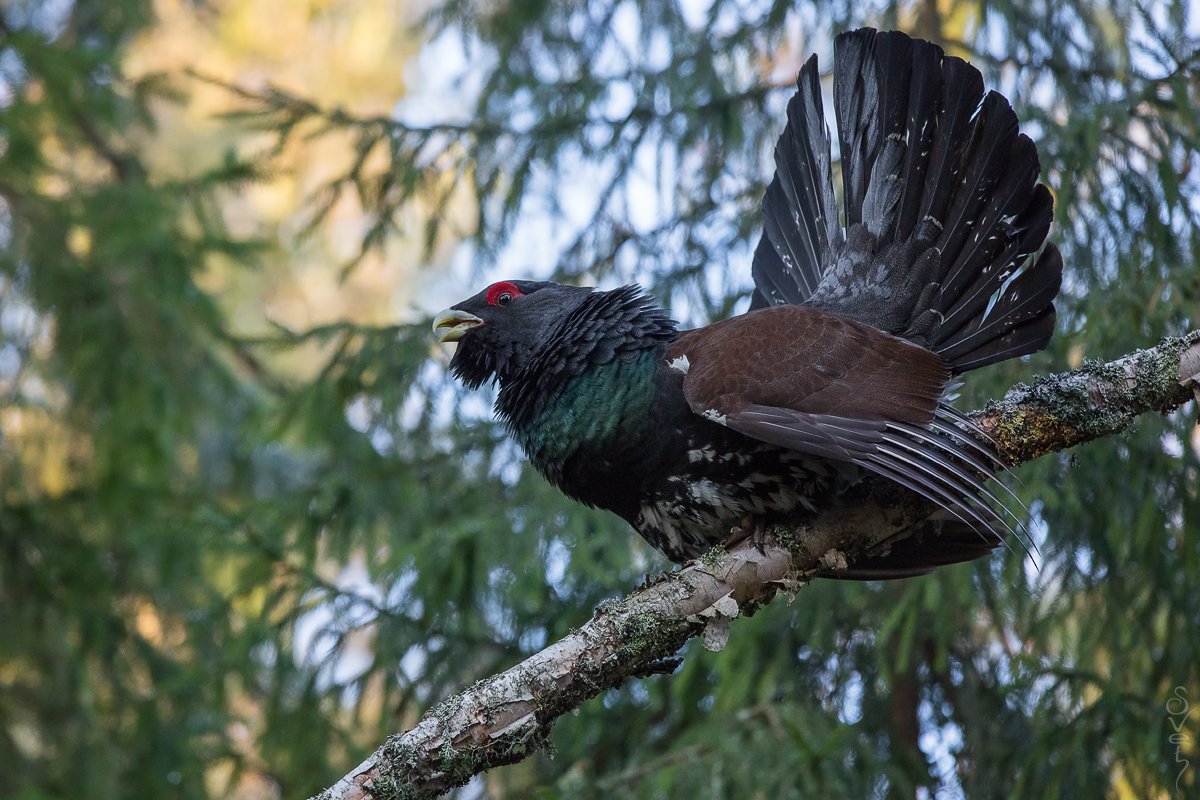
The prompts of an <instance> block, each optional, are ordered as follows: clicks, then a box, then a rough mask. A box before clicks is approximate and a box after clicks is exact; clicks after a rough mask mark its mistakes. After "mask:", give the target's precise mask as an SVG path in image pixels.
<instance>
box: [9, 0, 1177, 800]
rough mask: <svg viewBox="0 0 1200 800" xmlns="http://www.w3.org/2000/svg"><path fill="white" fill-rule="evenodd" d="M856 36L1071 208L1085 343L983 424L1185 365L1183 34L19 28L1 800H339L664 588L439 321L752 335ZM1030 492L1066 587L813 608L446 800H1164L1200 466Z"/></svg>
mask: <svg viewBox="0 0 1200 800" xmlns="http://www.w3.org/2000/svg"><path fill="white" fill-rule="evenodd" d="M861 24H872V25H876V26H879V27H889V28H890V27H898V28H901V29H904V30H907V31H910V32H912V33H914V34H917V35H921V36H925V37H927V38H930V39H932V40H934V41H937V42H939V43H941V44H943V45H944V46H945V47H947V49H948V50H949V51H950V52H952V53H954V54H958V55H962V56H964V57H968V58H969V59H970V60H971V61H972V62H974V63H975V64H976V65H978V66H979V67H980V69H982V70H983V72H984V74H985V76H986V78H987V81H988V84H989V85H990V86H993V87H996V88H998V89H1000V90H1001V91H1003V92H1004V93H1005V94H1006V95H1007V96H1008V97H1009V98H1011V99H1012V100H1013V101H1014V104H1015V105H1016V107H1017V109H1018V113H1019V115H1020V116H1021V118H1022V120H1023V121H1024V122H1025V129H1026V130H1027V131H1028V132H1029V133H1030V134H1031V135H1032V136H1033V137H1034V139H1035V140H1036V141H1038V143H1039V146H1040V150H1041V153H1042V163H1043V169H1044V173H1045V177H1046V180H1047V181H1048V182H1049V184H1050V185H1051V186H1052V187H1053V188H1054V190H1055V192H1056V193H1057V226H1056V229H1055V232H1054V234H1053V235H1054V236H1055V238H1056V241H1058V243H1059V245H1060V247H1061V248H1062V250H1063V253H1064V255H1065V257H1066V262H1067V270H1068V273H1067V280H1066V285H1065V287H1064V298H1063V301H1062V303H1061V305H1060V308H1061V314H1060V324H1059V334H1058V337H1057V338H1056V340H1055V343H1054V345H1053V346H1052V348H1051V349H1050V351H1049V352H1047V353H1044V354H1041V355H1039V356H1037V357H1035V358H1032V359H1029V360H1028V363H1024V364H1007V365H1005V366H1003V367H999V368H993V369H991V370H987V371H986V373H987V374H985V375H981V376H978V377H977V376H972V381H971V385H970V386H969V391H968V396H967V398H966V399H964V401H963V402H962V405H963V406H964V407H971V406H972V405H973V404H974V403H977V402H981V401H983V400H985V399H986V398H988V397H990V396H994V395H995V394H996V393H998V392H1000V391H1001V390H1002V389H1003V388H1004V387H1006V386H1007V385H1009V384H1010V383H1011V382H1012V381H1014V380H1019V379H1022V378H1026V377H1028V376H1030V375H1032V374H1034V373H1036V372H1042V371H1048V370H1052V369H1060V368H1064V367H1066V366H1078V365H1079V364H1080V363H1082V361H1083V359H1085V358H1088V357H1110V356H1116V355H1119V354H1121V353H1124V352H1127V351H1129V350H1132V349H1134V348H1136V347H1138V346H1143V345H1148V344H1151V343H1153V342H1155V341H1156V340H1157V339H1158V337H1160V336H1162V335H1165V334H1179V333H1182V332H1185V331H1187V330H1189V329H1192V328H1194V327H1196V326H1197V324H1198V323H1197V317H1198V316H1200V248H1198V247H1197V244H1198V238H1200V225H1198V224H1197V222H1198V216H1200V177H1198V174H1200V170H1197V169H1196V168H1197V166H1198V164H1197V161H1198V159H1200V156H1198V155H1197V150H1198V149H1200V148H1198V145H1200V77H1198V75H1200V8H1197V5H1196V4H1194V3H1188V2H1182V1H1180V2H1174V3H1170V2H1130V1H1129V0H1111V1H1110V2H1104V3H1091V2H1084V0H1060V2H1054V3H1050V2H1042V1H1041V0H1034V1H1033V2H1023V1H1018V0H1002V2H989V3H981V2H956V1H955V0H929V1H928V2H926V1H925V0H922V1H921V2H902V3H894V2H877V3H851V2H845V1H844V0H843V1H837V0H835V1H834V2H806V1H805V0H800V2H770V0H762V1H761V2H759V1H758V0H737V1H736V2H735V1H733V0H680V1H679V2H666V1H664V0H650V2H642V3H635V2H632V0H592V1H591V2H524V1H521V0H512V2H507V3H492V2H489V3H474V2H469V1H464V0H449V1H448V2H446V3H444V4H441V5H430V4H427V3H419V2H414V3H411V4H405V3H401V2H398V0H342V1H341V2H337V1H336V0H211V2H185V0H158V2H155V3H150V2H143V1H142V0H75V1H74V2H73V1H72V0H54V1H53V2H42V1H41V0H6V2H4V3H2V4H0V391H2V392H3V402H0V492H3V494H2V496H0V768H2V772H3V774H4V779H3V781H0V797H13V798H22V800H33V799H34V798H37V799H38V800H42V799H43V798H87V799H91V798H97V799H99V798H104V799H105V800H108V798H131V797H179V798H184V797H234V798H272V797H296V796H306V795H308V794H311V793H313V792H315V791H317V790H318V789H320V788H321V787H323V786H324V785H326V784H328V783H330V782H331V781H333V780H334V779H336V778H337V777H339V776H340V775H341V774H342V773H343V772H344V771H345V770H346V769H348V768H349V767H350V766H352V765H353V764H354V763H356V762H357V761H358V760H359V759H360V758H361V757H362V756H363V755H365V754H366V753H367V752H369V751H370V750H372V749H373V748H374V747H375V746H376V745H377V744H378V743H379V741H381V740H382V738H383V737H384V736H385V735H386V734H387V733H389V732H392V731H395V730H400V729H403V728H405V727H407V726H408V725H409V724H411V723H412V722H413V721H414V720H415V719H416V717H417V716H418V715H419V714H420V713H421V711H422V710H424V709H425V708H426V707H428V706H429V705H430V704H432V703H433V702H435V701H436V700H437V699H438V698H439V697H441V696H443V695H445V694H447V693H448V692H449V691H450V690H452V689H454V688H456V687H461V686H463V685H465V684H467V683H469V682H470V681H472V680H474V679H476V678H478V677H481V676H484V675H487V674H490V673H492V672H494V671H496V670H498V669H501V668H503V667H506V666H508V665H510V664H512V663H513V662H515V661H517V660H518V659H520V658H522V657H523V656H525V655H527V654H529V653H531V652H533V651H536V650H537V649H540V648H541V647H542V646H544V645H545V644H546V643H548V642H549V641H552V640H553V639H555V638H556V637H558V636H560V635H562V634H563V633H564V632H565V631H567V630H568V629H569V628H570V627H571V626H572V625H577V624H579V623H580V622H582V621H583V620H585V619H586V618H587V617H588V616H589V615H590V613H591V610H592V609H593V608H594V607H595V605H596V604H597V603H599V602H600V601H601V600H602V599H604V598H606V597H611V596H614V595H617V594H619V593H623V592H624V591H625V590H627V589H629V588H630V587H631V586H632V585H633V584H634V583H636V582H637V581H638V580H639V579H640V578H641V576H642V574H643V573H644V572H647V571H654V570H658V569H661V568H662V567H663V566H664V564H663V563H662V562H661V561H660V560H659V559H658V558H657V557H656V556H654V555H653V554H652V553H651V552H650V551H649V550H648V548H647V547H645V546H644V545H643V544H642V543H641V541H640V540H638V539H637V538H636V537H635V536H633V535H632V534H631V533H630V532H629V531H628V530H626V529H625V526H624V525H623V524H621V523H620V522H619V521H617V520H615V519H612V518H609V517H607V516H605V515H603V514H599V513H595V512H590V511H587V510H585V509H582V508H579V507H577V506H574V505H572V504H570V503H569V502H567V501H566V500H564V499H563V498H562V497H560V496H559V495H558V494H557V493H556V492H554V491H552V490H550V489H548V488H547V487H546V485H544V483H543V481H542V480H541V479H540V478H539V477H538V476H536V475H533V474H531V473H530V471H529V470H528V469H526V468H525V467H524V466H523V464H522V462H521V460H520V458H519V455H518V454H517V452H516V451H515V450H514V448H513V446H512V445H511V444H509V443H507V442H506V441H505V439H504V437H503V435H502V433H501V432H500V431H498V430H497V429H496V428H495V426H494V425H493V424H492V423H491V420H490V413H489V410H488V407H487V404H486V402H485V400H482V399H480V397H479V396H467V395H460V394H459V392H458V391H457V389H456V388H455V387H454V386H453V385H452V384H451V383H450V382H449V381H448V380H447V376H446V375H445V371H444V364H445V361H446V358H447V354H446V353H444V352H442V351H440V350H437V349H434V348H431V346H430V337H429V336H428V334H427V326H426V322H425V320H426V318H427V316H428V312H429V311H431V310H435V309H436V308H439V307H441V306H443V305H445V304H447V302H449V301H452V300H456V299H459V298H461V297H463V296H466V295H468V294H470V293H473V292H474V291H475V289H476V288H477V287H478V286H480V285H482V284H484V283H486V282H487V281H489V280H491V279H494V278H499V277H549V276H554V277H557V278H559V279H563V280H578V281H587V282H597V283H599V284H601V285H605V286H612V285H616V284H618V283H622V282H627V281H635V280H636V281H639V282H641V283H643V284H645V285H647V286H649V287H651V288H652V289H653V290H654V291H655V292H656V294H657V295H658V296H659V297H660V298H661V299H662V300H663V301H665V302H669V303H670V306H671V308H672V310H673V311H674V313H675V315H676V316H677V317H678V318H681V319H684V320H687V321H689V322H700V321H703V320H707V319H712V318H715V317H718V316H721V315H725V314H728V313H730V311H731V310H738V309H740V308H743V307H744V305H745V302H746V297H747V290H748V288H749V255H750V250H751V248H752V246H753V244H754V243H755V241H756V240H757V236H758V230H759V221H758V215H757V210H756V209H757V204H758V201H759V198H760V197H761V194H762V191H763V188H764V185H765V182H766V180H767V179H769V178H770V175H771V169H772V165H771V159H770V152H771V148H772V146H773V144H774V139H775V137H776V136H777V135H778V132H779V130H780V129H781V126H782V121H783V118H784V115H783V107H784V104H785V103H786V100H787V98H788V96H789V95H790V88H789V85H790V83H791V81H792V80H793V79H794V76H795V73H796V72H797V70H798V69H799V66H800V64H801V63H802V62H803V60H804V58H806V57H807V54H808V53H809V52H817V53H818V54H819V55H820V57H821V60H822V64H823V65H824V66H825V68H826V69H827V68H828V66H829V64H830V63H831V56H832V52H831V51H832V44H831V43H832V37H833V34H834V33H835V32H837V31H840V30H844V29H848V28H851V27H855V26H858V25H861ZM826 90H827V91H828V90H829V87H828V86H827V87H826ZM1020 472H1021V474H1020V477H1021V479H1022V481H1023V484H1022V486H1021V487H1020V489H1019V491H1020V492H1021V493H1022V495H1023V496H1024V497H1025V499H1026V501H1027V502H1028V503H1029V504H1030V507H1031V509H1032V518H1031V520H1030V524H1031V527H1032V529H1033V530H1034V532H1035V535H1036V538H1037V541H1038V544H1039V546H1040V548H1041V555H1040V556H1039V558H1038V568H1037V569H1035V568H1033V567H1032V566H1031V564H1030V563H1029V562H1028V561H1022V560H1021V559H1020V558H1019V557H1017V556H1014V555H1003V556H1000V555H998V556H996V557H994V558H992V559H990V560H988V561H986V562H984V563H978V564H974V565H964V566H959V567H954V568H948V569H944V570H942V571H940V572H938V573H936V574H934V575H931V576H928V577H924V578H920V579H915V580H910V581H903V582H895V583H882V584H844V583H837V582H826V583H823V584H819V585H813V586H811V587H809V588H807V589H805V590H803V592H802V593H801V594H800V595H799V596H798V597H797V599H796V601H795V602H794V603H792V604H785V603H778V604H775V606H773V607H771V608H768V609H766V610H765V611H764V612H762V613H760V614H759V615H757V616H756V617H754V618H752V619H749V620H745V621H742V622H741V623H739V624H738V625H736V626H735V627H734V629H733V632H732V636H731V639H730V642H729V646H728V647H727V648H726V649H725V650H724V651H723V652H721V653H719V654H712V653H707V652H704V651H703V650H700V649H695V648H689V649H688V650H686V651H685V654H686V656H687V658H686V662H685V665H684V667H683V668H682V669H681V671H680V672H679V673H678V674H677V675H676V676H674V677H671V678H661V677H660V678H654V679H648V680H644V681H640V682H637V683H634V684H632V685H629V686H626V687H624V688H622V689H620V690H615V691H612V692H609V693H607V694H606V695H605V696H604V697H603V699H602V700H600V701H594V702H592V703H589V704H587V705H586V706H585V707H584V708H583V709H582V710H581V712H580V713H579V714H578V715H577V716H574V717H570V718H568V719H566V720H564V721H563V722H562V723H560V724H559V725H558V726H557V728H556V729H555V731H554V736H553V743H554V751H553V752H552V753H546V754H543V755H540V756H538V757H536V758H533V759H530V760H528V761H526V762H524V763H522V764H519V765H515V766H513V767H509V768H505V769H502V770H497V771H494V772H493V773H490V774H488V775H486V776H483V777H481V778H477V779H476V780H475V781H473V782H472V783H471V784H470V785H468V786H467V787H465V788H464V789H463V790H462V795H463V796H464V797H477V796H488V797H530V796H536V797H541V798H557V797H570V798H587V797H597V798H599V797H609V796H629V797H647V798H649V797H676V796H691V797H714V798H721V797H729V798H742V797H764V798H765V797H772V798H774V797H814V796H822V797H848V798H859V797H885V796H887V797H934V796H937V797H957V796H967V797H973V798H974V797H1023V798H1026V797H1027V798H1042V797H1045V798H1059V797H1087V798H1092V797H1100V796H1108V797H1119V798H1143V797H1163V798H1165V797H1171V796H1174V795H1173V793H1174V792H1175V790H1176V781H1177V779H1178V778H1179V776H1180V774H1181V773H1180V767H1181V765H1180V764H1179V763H1177V761H1176V753H1175V745H1174V744H1172V743H1171V742H1170V741H1169V738H1168V737H1169V735H1170V734H1171V733H1172V732H1173V731H1172V728H1171V726H1170V719H1171V716H1170V714H1169V713H1168V710H1167V708H1166V703H1167V701H1168V700H1169V699H1171V698H1172V697H1176V696H1178V692H1179V691H1181V690H1182V691H1183V692H1184V693H1185V695H1184V696H1186V697H1187V698H1189V699H1190V701H1191V703H1192V705H1193V706H1200V633H1198V631H1200V535H1198V534H1200V497H1198V488H1197V487H1198V486H1200V429H1198V428H1197V426H1196V424H1195V421H1194V419H1193V418H1192V417H1189V416H1188V415H1186V414H1183V413H1181V414H1176V415H1173V416H1172V417H1170V418H1168V419H1166V420H1145V421H1143V422H1142V424H1141V425H1140V426H1139V427H1138V429H1137V431H1136V432H1134V433H1132V434H1129V435H1127V436H1124V437H1121V438H1120V439H1119V440H1109V441H1104V442H1100V443H1097V444H1093V445H1090V446H1088V447H1086V448H1081V449H1080V450H1079V451H1078V452H1075V453H1072V454H1064V455H1060V456H1058V457H1052V458H1047V459H1043V461H1041V462H1039V463H1037V464H1035V465H1032V466H1030V467H1027V468H1024V469H1022V470H1021V471H1020ZM1185 730H1186V731H1188V732H1190V733H1191V737H1192V738H1191V739H1190V743H1188V744H1185V746H1184V753H1185V757H1188V758H1190V759H1191V760H1192V765H1191V766H1190V767H1187V768H1186V769H1185V770H1184V772H1183V773H1182V779H1181V782H1180V783H1179V784H1178V785H1179V787H1181V789H1182V791H1183V792H1184V793H1188V792H1191V791H1195V789H1196V787H1197V786H1200V766H1197V765H1200V749H1198V747H1197V744H1196V741H1197V737H1198V736H1200V711H1198V712H1196V714H1195V715H1194V716H1193V717H1191V718H1190V720H1188V721H1187V723H1186V728H1185Z"/></svg>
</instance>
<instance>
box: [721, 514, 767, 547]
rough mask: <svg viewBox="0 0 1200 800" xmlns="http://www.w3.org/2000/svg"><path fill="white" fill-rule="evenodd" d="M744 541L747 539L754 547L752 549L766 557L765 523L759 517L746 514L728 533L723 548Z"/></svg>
mask: <svg viewBox="0 0 1200 800" xmlns="http://www.w3.org/2000/svg"><path fill="white" fill-rule="evenodd" d="M746 539H749V540H750V541H751V543H752V544H753V545H754V549H756V550H758V552H759V553H761V554H762V555H766V554H767V551H766V545H767V523H766V521H765V520H763V519H762V518H761V517H756V516H754V515H753V514H747V515H746V516H744V517H742V519H741V521H740V522H739V523H738V524H737V525H736V526H734V527H733V528H732V529H730V531H729V538H728V539H726V540H725V547H726V548H729V547H733V546H734V545H735V544H740V543H741V542H744V541H745V540H746Z"/></svg>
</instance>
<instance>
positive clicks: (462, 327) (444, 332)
mask: <svg viewBox="0 0 1200 800" xmlns="http://www.w3.org/2000/svg"><path fill="white" fill-rule="evenodd" d="M482 324H483V320H481V319H480V318H479V317H477V316H475V315H474V314H468V313H467V312H466V311H459V310H458V309H456V308H447V309H446V310H445V311H443V312H441V313H440V314H438V315H437V316H436V317H434V318H433V335H434V336H436V337H437V340H438V341H439V342H442V343H445V342H457V341H458V340H459V339H461V338H462V337H463V334H464V333H466V332H467V331H469V330H470V329H471V328H474V327H476V326H477V325H482Z"/></svg>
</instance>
